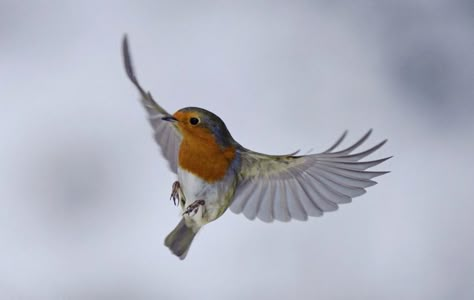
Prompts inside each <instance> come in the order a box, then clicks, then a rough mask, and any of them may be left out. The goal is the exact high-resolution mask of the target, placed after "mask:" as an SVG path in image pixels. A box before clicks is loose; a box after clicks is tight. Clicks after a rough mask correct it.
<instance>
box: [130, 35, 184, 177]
mask: <svg viewBox="0 0 474 300" xmlns="http://www.w3.org/2000/svg"><path fill="white" fill-rule="evenodd" d="M122 53H123V62H124V66H125V72H126V73H127V76H128V78H129V79H130V81H131V82H132V83H133V84H134V85H135V87H136V88H137V89H138V91H139V92H140V96H141V102H142V104H143V107H144V108H145V110H146V111H147V113H148V120H149V121H150V123H151V126H152V127H153V130H154V137H155V141H156V142H157V143H158V145H159V146H160V149H161V153H162V154H163V156H164V157H165V158H166V160H167V161H168V164H169V167H170V169H171V170H172V171H173V172H175V173H177V172H178V160H177V156H178V151H179V145H180V144H181V139H182V136H181V134H180V133H179V131H178V129H177V128H176V127H175V126H174V125H173V124H172V123H170V122H168V121H164V120H162V118H163V117H165V116H169V115H170V114H169V113H168V112H167V111H166V110H164V109H163V108H162V107H161V106H160V105H159V104H158V103H157V102H156V101H155V100H154V99H153V96H152V95H151V93H150V92H145V90H144V89H143V88H142V87H141V85H140V83H139V82H138V79H137V77H136V75H135V72H134V70H133V64H132V59H131V56H130V50H129V47H128V40H127V36H124V38H123V42H122Z"/></svg>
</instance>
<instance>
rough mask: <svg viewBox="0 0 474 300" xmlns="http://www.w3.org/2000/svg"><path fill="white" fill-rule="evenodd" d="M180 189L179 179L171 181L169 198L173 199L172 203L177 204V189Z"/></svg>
mask: <svg viewBox="0 0 474 300" xmlns="http://www.w3.org/2000/svg"><path fill="white" fill-rule="evenodd" d="M180 189H181V185H180V184H179V181H175V182H174V183H173V187H172V188H171V196H170V200H173V204H174V205H178V204H179V190H180Z"/></svg>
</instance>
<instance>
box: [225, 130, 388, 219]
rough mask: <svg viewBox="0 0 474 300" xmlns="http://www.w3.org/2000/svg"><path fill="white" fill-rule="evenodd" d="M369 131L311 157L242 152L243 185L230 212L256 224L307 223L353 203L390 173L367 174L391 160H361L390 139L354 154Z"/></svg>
mask: <svg viewBox="0 0 474 300" xmlns="http://www.w3.org/2000/svg"><path fill="white" fill-rule="evenodd" d="M371 132H372V131H371V130H370V131H369V132H367V134H365V135H364V136H363V137H362V138H361V139H360V140H359V141H357V142H356V143H355V144H354V145H352V146H350V147H349V148H346V149H344V150H341V151H336V152H333V150H334V149H336V147H337V146H339V144H340V143H341V142H342V140H343V139H344V137H345V136H346V133H347V132H344V134H343V135H342V136H341V138H339V140H337V142H336V143H335V144H334V145H333V146H331V147H330V148H329V149H328V150H326V151H324V152H322V153H318V154H311V155H304V156H295V155H293V154H290V155H282V156H271V155H266V154H262V153H257V152H253V151H249V150H246V149H244V150H243V151H242V152H241V153H240V154H241V159H242V167H241V173H240V174H239V176H240V183H239V185H238V187H237V189H236V192H235V196H234V200H233V202H232V204H231V206H230V210H231V211H233V212H234V213H243V214H244V215H245V216H246V217H247V218H249V219H251V220H253V219H255V218H256V217H258V218H259V219H260V220H262V221H265V222H271V221H273V220H278V221H289V220H291V219H297V220H306V219H308V216H321V215H322V214H323V213H324V212H327V211H334V210H336V209H337V208H338V204H343V203H348V202H351V200H352V198H354V197H357V196H360V195H362V194H364V193H365V188H367V187H369V186H372V185H374V184H376V182H375V181H373V180H371V179H372V178H374V177H376V176H380V175H383V174H385V173H388V172H375V171H366V170H367V169H368V168H371V167H373V166H376V165H378V164H380V163H382V162H383V161H385V160H387V159H389V158H390V157H387V158H383V159H378V160H373V161H365V162H361V161H360V160H361V159H362V158H364V157H366V156H368V155H369V154H371V153H373V152H374V151H376V150H377V149H379V148H380V147H382V146H383V144H385V142H386V141H387V140H385V141H383V142H381V143H379V144H377V145H375V146H374V147H372V148H370V149H368V150H366V151H363V152H360V153H356V154H351V153H352V152H353V151H354V150H355V149H356V148H357V147H359V146H360V145H361V144H362V143H364V142H365V140H367V138H368V137H369V136H370V134H371Z"/></svg>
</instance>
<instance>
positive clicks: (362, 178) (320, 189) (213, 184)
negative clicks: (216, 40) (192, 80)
mask: <svg viewBox="0 0 474 300" xmlns="http://www.w3.org/2000/svg"><path fill="white" fill-rule="evenodd" d="M122 51H123V58H124V64H125V70H126V72H127V75H128V78H129V79H130V80H131V81H132V83H133V84H134V85H135V86H136V87H137V89H138V91H139V92H140V95H141V102H142V104H143V106H144V107H145V109H146V111H147V113H148V118H149V120H150V123H151V125H152V127H153V130H154V137H155V140H156V142H157V143H158V145H159V146H160V148H161V152H162V154H163V156H164V157H165V158H166V159H167V160H168V163H169V167H170V168H171V170H172V171H173V172H174V173H176V174H177V176H178V180H177V181H176V182H175V183H174V184H173V187H172V193H171V199H173V201H174V202H175V204H176V203H179V206H180V207H181V210H182V219H181V221H180V222H179V224H178V226H177V227H176V228H175V229H174V230H173V231H172V232H171V233H170V234H169V235H168V236H167V237H166V239H165V245H166V246H167V247H168V248H169V249H170V250H171V252H173V253H174V254H175V255H176V256H178V257H179V258H180V259H184V258H185V257H186V254H187V253H188V250H189V247H190V245H191V242H192V241H193V239H194V236H195V235H196V233H197V232H198V231H199V229H201V227H202V226H204V225H205V224H207V223H209V222H212V221H214V220H216V219H217V218H219V217H220V216H221V215H222V214H223V213H224V212H225V211H226V210H227V208H229V207H230V210H231V211H233V212H234V213H243V214H244V215H245V216H246V217H247V218H248V219H250V220H254V219H255V218H259V219H260V220H262V221H264V222H272V221H273V220H278V221H284V222H286V221H289V220H291V219H296V220H307V219H308V217H309V216H322V215H323V213H324V212H328V211H334V210H336V209H337V208H338V205H339V204H343V203H349V202H351V199H352V198H354V197H357V196H360V195H362V194H364V193H365V188H367V187H369V186H372V185H375V184H376V182H375V181H373V180H371V179H372V178H374V177H376V176H380V175H383V174H386V173H388V172H380V171H377V172H376V171H366V170H367V169H368V168H371V167H373V166H376V165H378V164H380V163H382V162H384V161H385V160H387V159H389V158H390V157H387V158H382V159H378V160H373V161H364V162H361V161H360V160H361V159H362V158H364V157H366V156H368V155H369V154H371V153H373V152H375V151H376V150H377V149H379V148H380V147H382V146H383V145H384V144H385V142H386V141H387V140H384V141H382V142H381V143H379V144H377V145H375V146H373V147H372V148H370V149H368V150H365V151H363V152H359V153H356V154H352V152H353V151H354V150H355V149H356V148H358V147H359V146H360V145H361V144H362V143H364V142H365V141H366V140H367V138H368V137H369V136H370V134H371V130H369V131H368V132H367V133H366V134H365V135H364V136H363V137H362V138H361V139H360V140H359V141H357V142H356V143H355V144H354V145H352V146H350V147H348V148H346V149H344V150H340V151H334V150H335V149H336V147H337V146H339V144H340V143H341V142H342V140H343V139H344V138H345V136H346V134H347V131H346V132H344V134H343V135H342V136H341V137H340V138H339V139H338V140H337V141H336V143H334V144H333V145H332V146H331V147H330V148H329V149H327V150H326V151H324V152H321V153H317V154H309V155H297V154H298V151H297V152H294V153H291V154H287V155H267V154H263V153H258V152H254V151H251V150H249V149H247V148H244V147H243V146H241V145H240V144H239V143H238V142H236V141H235V140H234V139H233V138H232V135H231V134H230V132H229V130H228V129H227V127H226V125H225V124H224V122H223V121H222V120H221V118H219V117H218V116H217V115H215V114H213V113H212V112H210V111H207V110H205V109H202V108H198V107H186V108H182V109H180V110H178V111H177V112H175V113H174V114H173V115H171V114H169V113H168V112H167V111H166V110H164V109H163V108H162V107H161V106H160V105H159V104H158V103H157V102H156V101H155V100H154V99H153V97H152V95H151V94H150V92H146V91H145V90H144V89H143V88H142V87H141V85H140V84H139V83H138V80H137V78H136V76H135V73H134V70H133V67H132V61H131V58H130V51H129V47H128V41H127V37H126V36H125V37H124V39H123V43H122Z"/></svg>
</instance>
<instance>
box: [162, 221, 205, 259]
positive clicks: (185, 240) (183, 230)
mask: <svg viewBox="0 0 474 300" xmlns="http://www.w3.org/2000/svg"><path fill="white" fill-rule="evenodd" d="M198 230H199V228H197V229H196V228H192V227H189V226H188V225H186V222H185V221H184V218H183V219H181V222H179V224H178V226H176V228H175V229H174V230H173V231H171V233H170V234H168V236H167V237H166V239H165V246H166V247H168V248H170V250H171V252H173V254H174V255H176V256H178V257H179V258H180V259H184V258H185V257H186V254H188V250H189V247H190V246H191V242H192V241H193V239H194V236H195V235H196V233H197V232H198Z"/></svg>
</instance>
